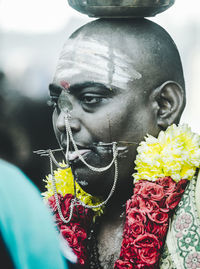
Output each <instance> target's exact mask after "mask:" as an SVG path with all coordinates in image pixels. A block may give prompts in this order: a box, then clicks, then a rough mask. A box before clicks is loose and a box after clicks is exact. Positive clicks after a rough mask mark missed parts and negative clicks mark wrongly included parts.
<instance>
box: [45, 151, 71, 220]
mask: <svg viewBox="0 0 200 269" xmlns="http://www.w3.org/2000/svg"><path fill="white" fill-rule="evenodd" d="M49 160H50V168H51V177H52V186H53V192H54V196H55V200H56V206H57V209H58V214H59V216H60V218H61V220H62V221H63V222H64V223H66V224H67V223H69V222H70V221H71V219H72V214H73V210H74V205H75V204H76V196H75V198H74V199H72V201H71V205H70V212H69V218H68V220H66V219H65V218H64V216H63V213H62V210H61V207H60V203H59V199H58V193H57V189H56V181H55V178H54V174H53V163H52V158H51V156H50V155H49Z"/></svg>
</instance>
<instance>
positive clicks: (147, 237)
mask: <svg viewBox="0 0 200 269" xmlns="http://www.w3.org/2000/svg"><path fill="white" fill-rule="evenodd" d="M134 244H135V247H137V248H156V249H160V242H159V240H158V238H157V237H156V236H155V235H153V234H150V233H145V234H142V235H139V236H138V237H137V238H136V239H135V241H134Z"/></svg>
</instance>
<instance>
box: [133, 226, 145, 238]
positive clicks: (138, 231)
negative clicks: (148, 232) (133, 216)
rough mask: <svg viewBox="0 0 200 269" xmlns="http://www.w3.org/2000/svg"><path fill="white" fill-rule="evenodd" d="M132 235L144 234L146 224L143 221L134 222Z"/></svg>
mask: <svg viewBox="0 0 200 269" xmlns="http://www.w3.org/2000/svg"><path fill="white" fill-rule="evenodd" d="M130 230H131V235H132V236H133V237H137V236H138V235H140V234H144V224H143V223H141V222H134V223H133V224H132V225H131V227H130Z"/></svg>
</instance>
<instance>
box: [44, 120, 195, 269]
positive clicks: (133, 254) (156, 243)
mask: <svg viewBox="0 0 200 269" xmlns="http://www.w3.org/2000/svg"><path fill="white" fill-rule="evenodd" d="M135 164H136V167H135V170H136V171H137V172H136V173H134V174H133V177H134V181H135V184H134V189H133V196H132V197H131V199H129V200H128V201H127V203H126V221H125V225H124V232H123V241H122V247H121V252H120V256H119V259H118V260H117V261H116V262H115V265H114V269H123V268H129V269H132V268H158V264H159V259H160V255H161V253H162V249H163V246H164V243H165V238H166V234H167V230H168V225H169V219H170V217H171V216H172V215H173V212H174V210H175V208H176V206H177V205H178V203H179V201H180V199H181V196H182V194H183V192H184V190H185V187H186V186H187V182H188V180H191V179H192V178H193V176H194V174H195V172H196V169H197V167H200V137H199V136H198V135H197V134H194V133H192V132H191V129H190V128H189V127H188V126H187V125H180V126H176V125H172V126H170V127H168V129H167V130H166V131H165V132H163V131H162V132H160V134H159V136H158V138H154V137H152V136H150V135H148V136H147V137H146V138H145V141H144V142H141V144H140V146H139V147H138V155H137V157H136V161H135ZM54 176H55V180H56V185H57V190H58V193H59V203H60V206H61V210H62V212H63V215H64V217H66V218H67V217H68V216H69V207H70V204H71V200H72V198H73V197H74V196H73V195H74V193H73V188H72V183H73V176H72V174H71V171H70V170H68V169H67V170H61V169H58V170H57V171H55V172H54ZM46 183H47V192H45V193H44V196H45V198H46V199H47V200H48V203H49V205H50V207H51V208H52V210H53V212H54V215H55V218H56V223H57V225H58V228H59V229H60V231H61V233H62V234H63V236H64V237H65V238H66V240H67V241H68V243H69V245H70V247H71V248H72V249H73V250H74V252H75V254H76V255H77V257H78V261H79V263H80V264H87V251H86V249H87V247H86V245H87V238H88V232H89V228H90V224H91V223H92V220H94V217H95V216H96V215H101V214H102V209H98V210H97V211H96V212H95V211H93V210H91V209H85V208H84V207H83V206H81V205H79V206H77V207H76V210H75V211H74V213H73V217H72V220H71V222H70V223H68V224H64V223H63V222H62V220H61V219H60V216H59V214H58V211H57V207H56V203H55V197H54V195H53V190H52V183H51V177H50V176H49V177H47V180H46ZM76 186H77V194H78V195H77V197H78V198H79V199H81V200H82V201H84V202H86V203H87V204H90V205H91V204H98V203H99V199H98V198H94V197H92V196H91V195H89V194H87V193H85V192H84V191H83V190H82V189H81V188H80V186H79V185H78V184H77V185H76Z"/></svg>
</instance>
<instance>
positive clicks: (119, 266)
mask: <svg viewBox="0 0 200 269" xmlns="http://www.w3.org/2000/svg"><path fill="white" fill-rule="evenodd" d="M125 268H127V269H133V268H134V267H133V265H132V264H131V263H130V262H128V261H122V260H120V259H118V260H117V261H116V262H115V266H114V269H125Z"/></svg>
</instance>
